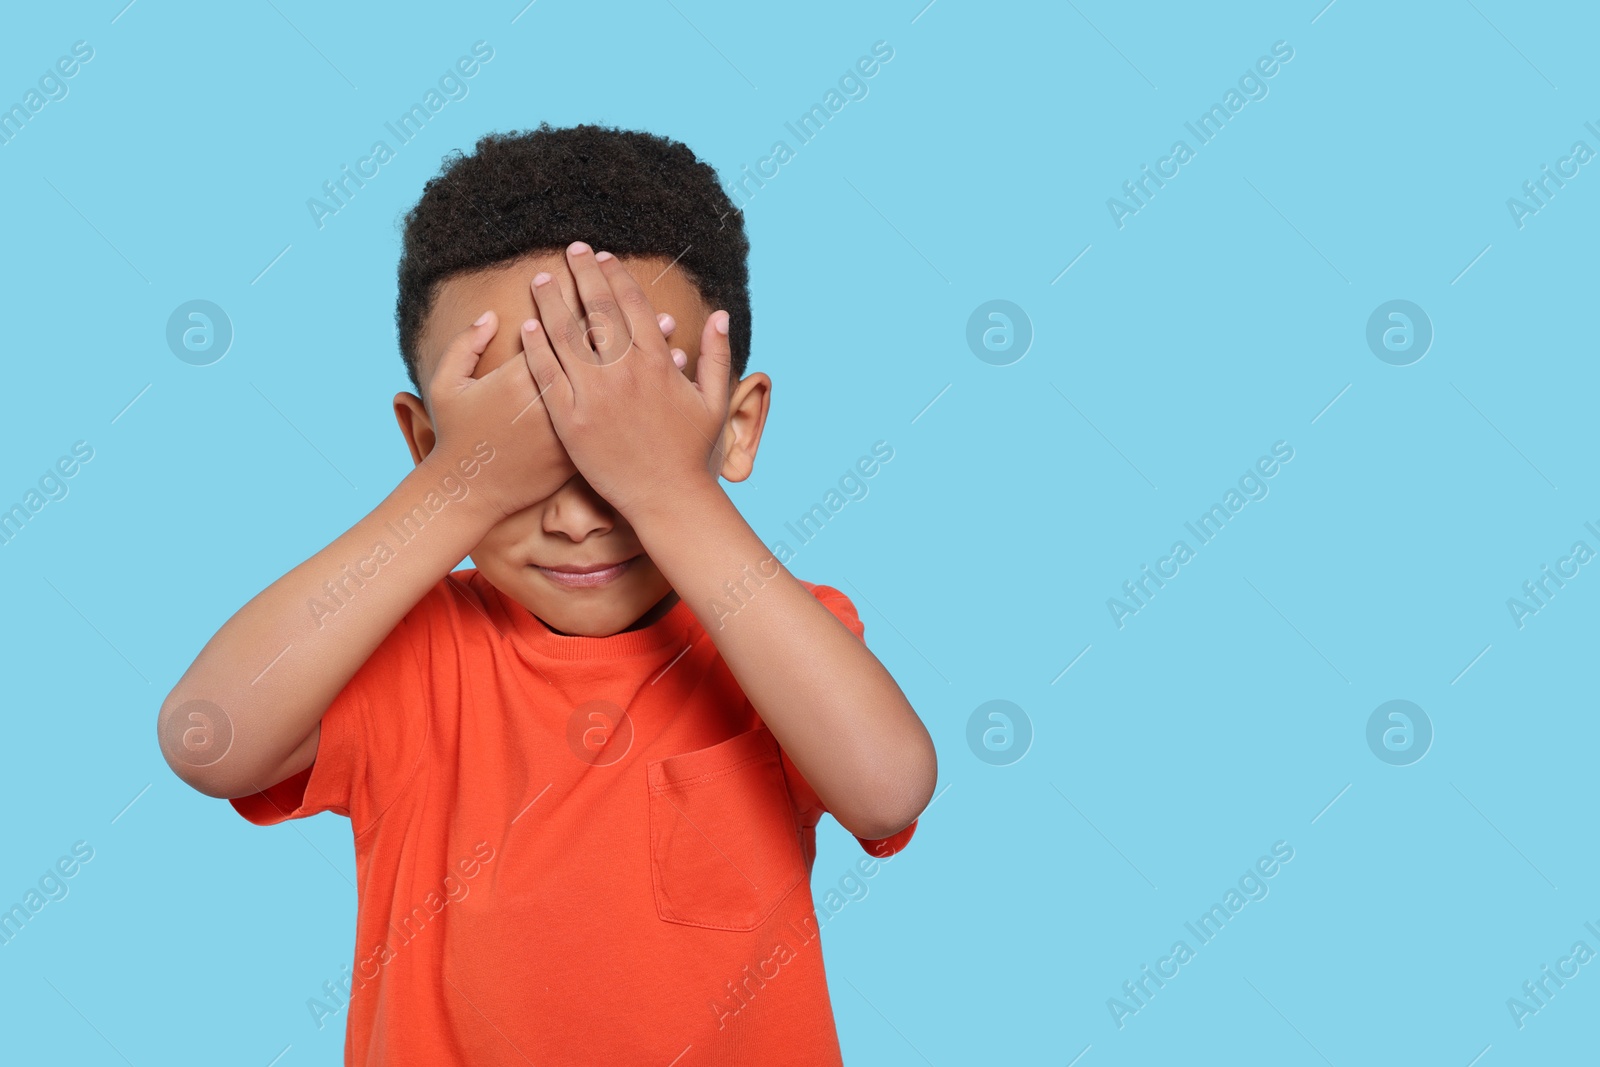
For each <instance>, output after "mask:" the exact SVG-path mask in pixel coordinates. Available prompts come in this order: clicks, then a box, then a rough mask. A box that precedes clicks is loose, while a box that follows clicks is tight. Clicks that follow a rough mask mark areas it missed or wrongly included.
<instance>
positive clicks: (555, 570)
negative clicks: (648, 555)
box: [534, 556, 643, 589]
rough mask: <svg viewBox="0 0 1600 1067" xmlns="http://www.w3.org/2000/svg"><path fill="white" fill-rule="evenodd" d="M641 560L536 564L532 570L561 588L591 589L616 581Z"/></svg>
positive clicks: (637, 557) (633, 558)
mask: <svg viewBox="0 0 1600 1067" xmlns="http://www.w3.org/2000/svg"><path fill="white" fill-rule="evenodd" d="M642 558H643V557H642V556H634V557H632V558H630V559H625V560H622V561H620V562H618V563H562V564H559V565H557V566H554V567H541V566H539V565H538V564H537V563H536V564H534V569H536V570H537V571H538V572H539V573H540V574H543V575H544V576H545V577H546V578H547V579H549V580H550V581H551V582H552V583H554V584H555V585H559V586H562V587H563V588H567V589H592V588H594V587H595V586H600V585H607V584H609V583H610V582H614V581H616V580H617V579H618V578H620V577H621V576H622V575H623V574H624V573H626V572H627V570H628V568H630V567H632V566H633V565H634V563H636V562H638V561H639V560H640V559H642Z"/></svg>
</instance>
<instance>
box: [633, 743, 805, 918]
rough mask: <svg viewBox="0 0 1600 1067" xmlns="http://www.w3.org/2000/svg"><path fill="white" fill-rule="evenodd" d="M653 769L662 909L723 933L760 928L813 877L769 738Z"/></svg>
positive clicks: (653, 852)
mask: <svg viewBox="0 0 1600 1067" xmlns="http://www.w3.org/2000/svg"><path fill="white" fill-rule="evenodd" d="M648 771H649V774H648V777H649V790H650V875H651V880H652V882H653V883H654V885H655V898H656V913H657V914H658V915H660V916H661V918H662V919H665V920H666V921H667V922H674V923H682V924H684V925H686V926H703V927H708V928H711V929H717V930H754V929H755V928H756V927H758V926H760V925H761V923H762V922H764V921H765V920H766V919H767V917H768V916H770V915H771V914H772V912H773V911H774V910H775V909H776V908H777V906H778V905H779V904H780V903H781V902H782V901H783V898H784V897H786V896H788V894H789V892H790V891H791V890H792V889H794V887H795V885H796V884H798V883H799V882H800V881H801V880H802V879H804V878H805V877H806V873H807V872H806V865H805V858H804V856H803V855H802V854H801V851H800V828H799V824H798V822H797V821H796V819H795V813H794V806H793V804H792V803H791V801H790V799H789V790H788V786H787V784H786V783H785V781H784V776H783V764H782V762H781V759H780V757H779V753H778V742H777V739H776V738H774V737H773V736H772V732H771V731H770V730H768V729H767V728H766V727H764V726H761V727H757V728H756V729H754V730H750V731H748V732H747V733H742V734H739V735H738V736H737V737H731V738H729V739H728V740H726V741H723V742H721V743H720V744H716V745H712V746H711V747H709V748H702V749H696V750H695V751H693V752H685V753H683V754H682V755H678V756H668V757H667V758H665V759H659V760H652V761H650V763H649V766H648Z"/></svg>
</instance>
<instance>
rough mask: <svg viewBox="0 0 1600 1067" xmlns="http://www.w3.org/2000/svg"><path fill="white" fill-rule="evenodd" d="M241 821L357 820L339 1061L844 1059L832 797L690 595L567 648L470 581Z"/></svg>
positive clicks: (452, 582)
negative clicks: (828, 901)
mask: <svg viewBox="0 0 1600 1067" xmlns="http://www.w3.org/2000/svg"><path fill="white" fill-rule="evenodd" d="M801 584H803V585H804V586H805V587H806V588H807V589H809V590H810V591H811V592H812V594H813V595H814V596H816V597H817V599H818V600H820V601H821V602H822V603H823V604H824V605H826V606H827V607H828V609H829V610H830V611H832V612H833V613H834V614H835V615H836V616H838V617H839V619H840V620H842V621H843V622H844V623H845V625H846V626H848V627H849V628H850V630H851V632H853V633H854V634H855V635H856V636H857V637H862V635H863V626H862V623H861V621H860V619H859V618H858V617H857V615H856V611H855V608H854V606H853V605H852V604H851V603H850V601H849V600H848V599H847V598H846V597H845V596H844V594H843V593H841V592H839V591H838V590H837V589H833V588H830V587H828V586H823V585H813V584H812V583H809V582H802V583H801ZM230 803H232V804H233V806H234V807H235V808H236V809H237V810H238V811H239V813H240V814H241V815H243V816H244V817H245V818H246V819H249V820H250V821H251V822H253V823H257V824H259V825H269V824H272V823H278V822H282V821H283V820H285V819H294V818H301V817H304V816H307V815H314V814H316V813H318V812H322V811H334V812H337V813H338V814H340V815H345V816H348V817H349V819H350V823H351V829H352V831H353V833H354V834H355V850H356V876H357V883H358V893H357V899H358V908H357V915H356V952H355V960H354V963H353V967H352V973H351V974H349V975H347V976H345V979H344V980H345V982H347V983H349V984H350V986H351V990H350V996H349V1001H348V1004H347V1005H345V1004H341V1003H340V1002H339V1001H338V999H337V998H330V999H328V1000H327V1001H325V1002H323V1007H318V1006H317V1005H316V1004H313V1005H312V1009H313V1013H314V1014H317V1013H320V1012H325V1013H326V1014H327V1015H333V1014H336V1013H338V1012H341V1011H344V1010H346V1009H347V1010H348V1018H347V1021H346V1035H345V1063H346V1064H349V1065H354V1064H382V1065H384V1067H413V1065H415V1067H449V1065H454V1064H463V1065H465V1064H470V1065H473V1067H486V1065H496V1064H508V1065H509V1064H515V1065H518V1067H526V1065H527V1064H528V1063H530V1062H531V1063H536V1064H539V1065H540V1067H546V1065H558V1064H618V1065H625V1064H658V1065H661V1067H666V1065H668V1064H671V1065H673V1067H712V1065H723V1064H729V1065H732V1064H749V1063H761V1064H774V1065H776V1064H806V1065H808V1067H811V1065H819V1064H837V1063H840V1056H839V1043H838V1037H837V1034H836V1032H835V1029H834V1022H833V1012H832V1007H831V1005H830V1003H829V1000H828V987H827V981H826V978H825V975H824V971H823V965H822V954H821V940H820V938H819V937H818V924H817V920H816V916H815V912H814V911H813V905H812V899H811V885H810V873H811V866H812V863H813V861H814V860H815V858H816V824H817V820H818V819H819V818H821V816H822V814H823V811H824V808H823V805H822V802H821V800H820V799H819V798H818V797H817V794H816V793H815V792H814V791H813V790H812V789H811V787H810V786H809V785H807V784H806V782H805V780H804V778H802V777H801V775H800V773H799V771H798V770H797V769H796V768H795V766H794V764H792V763H791V762H790V761H789V757H788V755H787V754H785V753H784V752H783V751H782V750H781V749H780V748H779V747H778V744H777V741H776V739H775V738H774V737H773V735H772V733H771V731H769V730H768V729H767V728H766V727H765V726H764V725H763V724H762V722H761V719H760V717H759V716H758V715H757V714H756V711H755V709H754V708H753V707H752V706H751V704H750V702H749V700H748V699H746V697H745V695H744V693H743V691H742V690H741V689H740V688H739V685H738V683H737V681H736V680H735V679H734V677H733V674H732V672H731V671H730V670H729V669H728V666H727V664H726V663H724V662H723V659H722V657H721V656H720V655H719V654H718V652H717V648H716V645H715V644H714V643H713V642H712V640H711V638H710V636H709V635H708V634H707V633H706V631H705V629H704V628H703V627H702V626H701V625H700V623H699V621H698V620H697V619H696V618H695V616H694V613H693V612H692V611H691V610H690V609H689V605H688V604H687V603H685V602H683V601H681V600H680V601H679V602H678V603H676V604H674V605H673V606H672V608H671V610H670V611H668V612H667V614H666V615H665V616H663V617H662V618H661V619H660V620H658V621H657V622H655V623H654V624H652V625H650V626H648V627H645V628H643V629H639V630H634V631H631V632H626V633H620V634H614V635H612V636H610V637H568V636H563V635H560V634H556V633H553V632H551V630H550V629H549V628H548V627H547V626H545V625H544V623H542V622H541V621H539V619H537V618H536V617H535V616H534V615H533V614H532V613H530V612H529V611H528V610H527V609H526V608H524V607H522V606H521V605H520V604H518V603H517V602H516V601H514V600H512V599H511V598H509V597H507V596H506V595H505V594H503V593H501V592H500V591H499V590H497V589H496V588H495V587H494V586H492V585H491V584H490V583H489V582H488V581H487V580H486V579H484V578H483V577H482V576H480V575H479V574H478V573H477V571H475V570H462V571H457V572H455V573H453V574H451V575H449V576H447V577H445V578H443V579H441V580H440V582H439V583H438V584H437V585H435V586H434V587H433V588H432V589H430V590H429V591H428V593H427V594H426V595H424V596H423V598H422V600H421V601H419V602H418V604H417V605H416V607H414V608H413V609H412V610H411V611H410V612H409V613H408V614H407V615H406V616H405V618H404V619H402V620H401V622H400V623H399V625H397V626H396V627H395V629H394V630H393V631H392V632H391V633H390V634H389V635H388V636H387V637H386V638H384V640H383V643H382V644H380V645H379V646H378V648H377V650H376V651H375V652H374V653H373V654H372V656H371V657H370V658H369V659H368V660H367V662H366V663H365V664H363V665H362V667H361V669H360V670H359V671H357V673H356V674H355V676H354V677H353V678H352V679H351V680H350V682H349V684H347V685H346V686H345V687H344V689H343V690H342V691H341V692H340V693H339V695H338V697H337V698H335V700H334V702H333V704H332V705H330V706H329V708H328V710H327V711H326V712H325V713H324V714H323V717H322V733H321V737H320V740H319V742H318V748H317V757H316V762H315V763H313V764H312V765H311V766H310V767H308V768H307V769H305V770H304V771H301V772H300V773H299V774H296V775H294V776H292V777H290V778H288V779H286V780H284V781H283V782H280V783H278V784H277V785H274V786H272V787H270V788H268V789H266V790H265V791H263V792H261V793H256V794H253V795H251V796H248V797H239V798H235V799H234V800H232V801H230ZM915 829H916V824H915V823H913V824H912V825H911V826H908V827H906V829H904V830H902V831H901V832H900V833H898V834H896V835H895V836H893V837H891V838H886V839H884V840H883V841H877V842H873V841H866V840H861V839H858V840H861V844H862V847H863V848H865V849H867V851H868V852H869V853H871V854H873V855H877V856H889V855H892V854H893V853H895V852H898V851H899V850H900V849H901V848H903V847H904V846H905V844H906V843H907V842H908V841H909V840H910V838H911V835H912V833H913V832H914V830H915Z"/></svg>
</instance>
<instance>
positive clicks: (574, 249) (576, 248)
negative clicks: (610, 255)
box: [567, 241, 589, 256]
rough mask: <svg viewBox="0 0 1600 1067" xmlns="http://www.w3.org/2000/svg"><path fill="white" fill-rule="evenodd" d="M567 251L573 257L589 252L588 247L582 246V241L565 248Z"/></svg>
mask: <svg viewBox="0 0 1600 1067" xmlns="http://www.w3.org/2000/svg"><path fill="white" fill-rule="evenodd" d="M567 251H568V252H571V253H572V254H573V255H575V256H581V255H583V254H584V253H585V252H587V251H589V246H588V245H586V244H584V243H583V242H582V241H574V242H572V243H571V244H570V245H568V246H567Z"/></svg>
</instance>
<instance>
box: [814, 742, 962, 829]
mask: <svg viewBox="0 0 1600 1067" xmlns="http://www.w3.org/2000/svg"><path fill="white" fill-rule="evenodd" d="M938 780H939V761H938V757H937V756H936V755H935V754H934V750H933V745H932V743H931V742H930V743H929V744H928V745H927V747H926V749H925V750H924V751H923V753H922V754H921V756H920V757H919V758H917V759H915V760H911V761H908V764H907V767H906V768H905V769H904V771H903V772H902V773H900V774H898V775H894V776H885V779H884V783H885V784H884V789H883V791H882V795H880V796H879V797H878V798H877V799H876V800H875V801H874V803H872V804H871V805H870V806H869V807H868V808H867V809H866V810H864V811H861V812H858V813H853V814H852V816H851V818H850V821H849V822H848V823H847V822H845V820H843V819H839V823H840V825H842V826H844V828H845V829H846V830H848V831H850V833H851V834H853V835H854V836H856V837H858V838H860V839H861V840H863V841H882V840H883V839H884V838H888V837H893V836H894V835H895V834H898V833H899V832H900V831H902V830H904V829H905V828H906V827H908V826H910V825H911V824H912V823H913V822H915V821H916V820H917V818H918V817H919V816H920V815H921V814H922V813H923V812H924V811H925V810H927V807H928V802H929V801H931V800H932V799H933V793H934V789H935V788H937V786H938ZM834 817H835V818H836V819H838V815H837V814H835V816H834Z"/></svg>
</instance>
